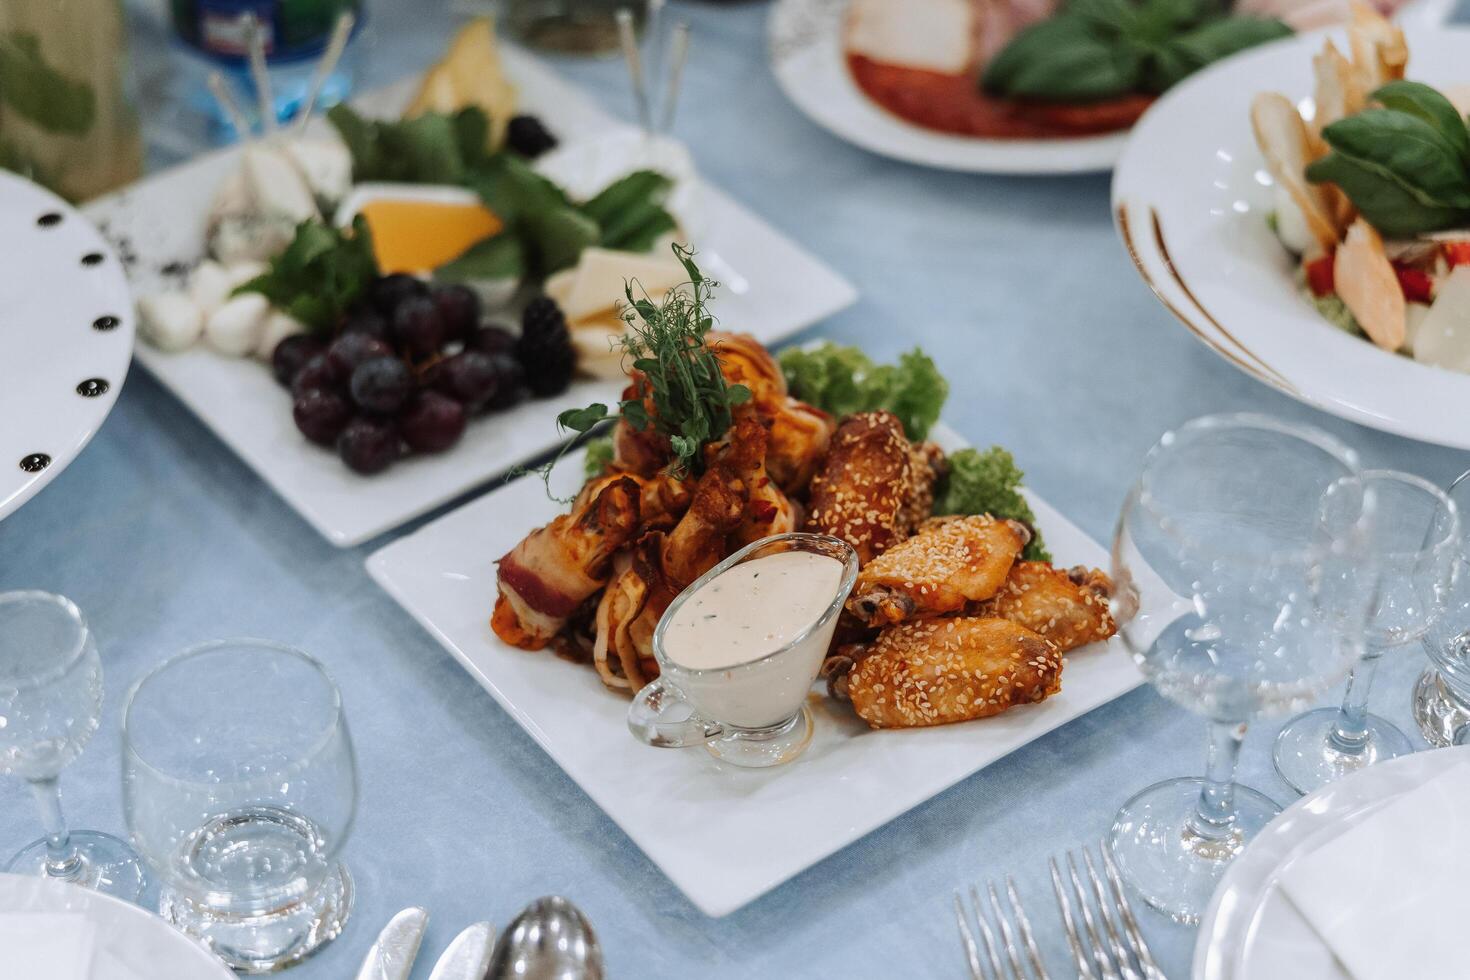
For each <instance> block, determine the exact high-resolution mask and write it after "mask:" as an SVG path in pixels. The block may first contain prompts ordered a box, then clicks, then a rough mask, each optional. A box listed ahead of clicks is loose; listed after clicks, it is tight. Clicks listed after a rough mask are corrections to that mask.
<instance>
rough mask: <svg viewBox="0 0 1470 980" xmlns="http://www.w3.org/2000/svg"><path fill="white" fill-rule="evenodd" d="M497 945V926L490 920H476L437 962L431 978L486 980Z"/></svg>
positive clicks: (430, 979)
mask: <svg viewBox="0 0 1470 980" xmlns="http://www.w3.org/2000/svg"><path fill="white" fill-rule="evenodd" d="M494 948H495V927H494V926H493V925H491V924H490V923H488V922H476V923H475V924H474V925H472V926H470V927H469V928H468V929H466V930H465V931H464V932H461V933H460V934H459V935H458V936H455V937H454V941H453V942H451V943H450V944H449V947H448V948H447V949H445V950H444V955H442V956H440V957H439V962H437V963H435V964H434V972H433V973H430V974H429V980H484V976H485V973H486V971H488V970H489V969H490V953H491V952H492V951H493V950H494Z"/></svg>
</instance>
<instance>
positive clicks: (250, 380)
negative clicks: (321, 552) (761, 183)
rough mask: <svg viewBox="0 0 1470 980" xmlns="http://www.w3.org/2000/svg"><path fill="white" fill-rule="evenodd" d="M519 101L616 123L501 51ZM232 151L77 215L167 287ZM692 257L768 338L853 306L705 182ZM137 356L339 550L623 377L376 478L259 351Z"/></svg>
mask: <svg viewBox="0 0 1470 980" xmlns="http://www.w3.org/2000/svg"><path fill="white" fill-rule="evenodd" d="M504 53H505V60H506V65H507V70H508V72H509V74H510V76H511V77H512V78H513V79H514V80H515V81H516V83H517V85H519V87H520V90H521V105H522V107H523V111H526V112H532V113H535V114H537V115H539V116H541V117H542V118H543V119H544V120H545V121H546V123H547V125H548V127H550V128H551V130H552V131H553V132H555V133H558V134H560V135H561V136H562V137H563V139H566V140H572V139H575V138H580V137H590V136H593V135H595V134H599V133H606V132H609V131H613V130H617V129H619V128H623V127H622V126H621V124H619V123H617V122H616V121H614V120H613V119H612V118H611V117H609V116H608V115H607V114H606V113H604V112H602V110H601V109H599V108H597V107H596V106H595V105H593V104H592V102H591V101H590V100H589V99H588V98H587V96H585V95H583V94H582V93H581V92H580V91H578V90H577V89H576V88H574V87H573V86H571V85H569V84H568V83H566V82H564V81H562V80H561V79H560V78H558V77H557V76H556V75H555V74H554V73H553V72H552V71H551V70H550V69H549V68H547V67H546V66H545V65H543V64H541V63H540V62H538V61H536V60H535V59H534V58H532V57H530V56H529V55H526V54H524V53H522V52H520V51H517V50H515V49H513V48H509V47H507V48H505V51H504ZM408 94H409V87H408V86H405V85H395V86H391V87H389V88H388V89H384V90H381V91H379V92H377V93H373V94H371V95H369V96H367V97H365V98H364V99H363V100H361V101H360V103H359V104H360V105H361V106H362V107H363V108H364V110H365V111H368V112H370V113H372V114H375V115H387V114H394V115H396V112H395V111H394V110H395V109H396V108H397V107H398V106H400V105H402V103H403V102H404V101H405V100H406V97H407V95H408ZM237 157H238V150H237V149H233V148H232V149H226V150H221V151H218V152H215V153H211V154H208V155H206V156H202V157H199V158H197V159H195V160H192V161H190V162H189V163H186V164H183V165H182V166H179V167H175V168H174V169H172V170H167V171H164V172H163V173H160V174H158V175H156V176H153V177H150V178H148V179H147V180H144V181H141V182H139V183H137V184H134V185H132V186H131V187H129V188H127V189H125V190H123V191H120V192H118V193H116V194H113V195H110V196H108V197H105V198H102V199H100V200H98V201H95V202H93V203H92V204H90V205H88V206H87V207H86V208H85V209H84V212H85V214H86V215H87V217H88V218H90V219H91V220H92V221H94V222H95V223H97V225H98V226H99V227H101V228H102V229H103V230H104V232H105V233H106V235H107V236H108V237H109V238H110V239H111V240H112V241H114V242H115V243H117V244H118V248H119V251H120V252H122V253H123V254H124V255H125V256H132V257H133V261H132V263H131V270H130V279H131V281H132V285H133V288H134V291H135V293H137V294H138V295H142V294H145V293H148V292H150V291H154V290H157V289H159V288H162V287H164V286H165V285H169V282H168V279H169V277H168V275H167V274H166V272H165V271H164V270H165V267H167V266H168V265H169V264H170V263H182V264H183V265H186V266H187V265H191V264H192V263H193V262H195V261H197V260H198V259H199V258H200V257H201V256H202V255H203V252H204V226H205V215H206V213H207V212H208V209H209V203H210V201H211V199H212V198H213V196H214V192H215V189H216V188H217V187H218V186H219V184H220V181H221V180H223V179H224V177H225V176H226V175H227V174H229V173H230V172H231V171H232V170H233V169H234V168H235V167H236V166H237V163H238V160H237ZM700 204H701V211H702V214H701V226H702V234H701V237H700V239H699V240H698V241H696V242H695V243H694V244H695V247H696V249H697V250H698V252H699V255H700V265H701V266H702V267H703V268H704V270H705V271H706V272H707V273H708V274H709V275H710V276H711V277H712V278H714V279H718V280H719V281H720V282H721V283H723V284H724V285H723V288H722V289H721V290H720V291H719V293H718V294H717V300H716V302H717V304H718V309H719V311H720V319H721V324H722V326H723V327H725V328H726V329H730V330H735V331H740V332H744V333H749V334H753V335H754V336H755V337H756V338H757V339H759V340H760V341H762V342H763V343H767V344H769V343H773V342H775V341H778V340H781V339H782V338H785V337H789V336H790V335H792V334H794V333H796V332H797V331H799V330H801V329H803V328H805V327H808V326H810V325H811V324H813V323H816V322H817V321H818V320H821V319H823V318H824V317H827V316H830V315H831V314H833V313H836V312H837V311H838V310H841V309H843V308H844V307H847V306H849V305H850V304H851V303H852V302H853V301H854V300H855V299H856V298H857V292H856V290H854V289H853V287H852V285H851V284H850V283H848V282H847V281H846V280H845V279H843V278H842V277H841V276H839V275H837V273H835V272H833V271H832V270H831V269H830V268H828V267H827V266H826V265H825V264H823V263H822V262H820V261H818V260H817V259H816V258H814V257H813V256H812V255H810V254H808V253H807V252H805V251H804V250H802V249H801V248H800V247H798V246H797V245H796V244H795V243H793V242H791V241H790V240H789V239H787V238H786V237H784V236H783V235H781V234H780V233H779V232H777V231H776V230H775V229H773V228H772V227H771V226H770V225H767V224H766V223H765V222H764V221H762V220H761V219H760V218H758V217H756V216H755V215H754V214H752V213H750V212H749V211H747V210H746V209H745V208H744V207H742V206H741V205H739V204H737V203H735V202H734V201H733V200H731V199H730V198H729V197H726V196H725V195H724V194H723V193H721V192H720V191H719V190H718V189H716V188H714V187H711V186H709V184H707V183H706V184H703V185H702V186H701V188H700ZM137 357H138V360H139V361H141V362H142V364H143V366H144V367H146V368H147V369H148V370H149V371H151V372H152V373H153V375H154V376H155V377H157V378H158V379H159V381H161V382H162V383H163V385H164V386H165V387H166V388H168V389H169V390H170V391H172V392H173V393H174V394H175V395H176V396H177V397H178V398H179V400H180V401H182V402H183V403H184V404H185V405H187V406H189V408H190V409H191V410H192V411H193V412H194V414H196V415H198V416H199V418H200V419H201V420H203V421H204V423H205V424H206V425H208V426H209V427H210V428H211V429H213V430H214V432H215V434H216V435H217V436H219V437H220V439H222V440H223V441H224V442H225V444H226V445H228V446H229V447H230V448H231V449H233V450H234V451H235V452H236V453H237V454H238V455H239V456H240V457H241V458H242V459H244V460H245V462H247V463H249V464H250V466H251V467H252V468H253V469H254V470H255V471H256V472H257V473H259V474H260V476H261V478H262V479H264V480H265V481H266V482H267V483H269V484H270V485H271V486H272V487H274V488H275V490H276V492H277V493H279V494H280V495H281V496H282V497H284V498H286V501H287V503H289V504H290V505H291V506H292V507H294V508H295V509H296V510H297V512H298V513H300V514H301V516H302V517H304V518H306V520H307V521H309V522H310V523H311V524H312V526H314V527H315V528H316V529H317V530H318V531H320V532H321V533H322V534H323V535H325V536H326V537H327V538H328V539H329V540H330V541H331V542H332V543H333V544H335V545H338V546H339V547H350V546H352V545H356V544H360V543H361V542H363V541H366V540H368V539H369V538H372V537H376V536H377V535H379V534H381V533H383V532H384V531H387V530H390V529H392V528H394V527H396V526H398V525H399V524H402V523H404V522H405V521H409V520H412V519H413V518H415V517H418V516H419V515H421V514H424V513H426V512H428V511H430V510H432V509H434V508H435V507H437V506H439V505H440V504H443V503H445V502H447V501H449V500H452V499H453V498H455V497H457V496H458V495H460V494H461V493H464V492H465V491H467V490H470V489H472V488H474V487H476V486H479V485H480V484H483V483H485V482H486V481H488V480H490V479H492V478H493V477H495V476H498V475H500V474H502V473H505V472H507V471H508V470H510V469H512V468H513V467H515V466H517V465H519V464H521V463H525V462H527V461H528V460H531V459H534V458H536V457H538V456H540V455H541V454H543V453H545V452H547V451H549V450H551V449H553V448H555V447H556V446H557V445H559V444H560V442H561V441H562V440H561V439H560V438H559V437H558V434H557V431H556V425H555V420H556V416H557V414H558V413H559V412H561V411H562V410H564V409H567V408H573V407H580V406H582V405H586V404H589V403H591V402H599V401H600V402H605V403H612V402H615V401H616V400H617V397H618V394H619V392H620V390H621V388H622V386H621V385H612V384H608V383H606V382H596V381H580V382H577V383H576V384H574V385H572V387H571V388H570V389H569V390H568V391H567V392H566V393H565V394H564V395H561V396H558V397H556V398H550V399H544V400H534V401H531V402H528V403H525V404H523V405H521V406H520V407H518V408H516V409H514V410H512V411H509V412H504V413H501V414H499V415H494V416H491V417H489V418H485V419H480V420H478V421H476V422H474V423H472V424H471V425H470V426H469V428H468V429H466V431H465V435H464V439H463V440H462V441H461V442H460V444H459V445H457V446H455V447H454V448H453V449H450V450H449V451H448V452H446V453H443V454H440V455H436V456H417V457H412V458H410V459H405V460H402V461H401V462H398V463H396V464H394V465H393V466H392V467H391V468H390V469H388V470H387V471H385V472H383V473H380V474H377V475H376V476H370V477H363V476H358V475H357V474H355V473H353V472H352V471H351V470H349V469H348V468H347V467H346V466H344V465H343V464H342V462H341V460H339V459H338V458H337V456H336V454H334V453H332V452H329V451H327V450H325V449H322V448H320V447H317V446H314V445H312V444H311V443H308V442H307V441H306V440H305V439H304V438H303V437H302V436H301V434H300V433H298V432H297V431H296V426H295V424H294V423H293V422H292V420H291V399H290V398H289V397H288V396H287V395H286V394H285V393H284V392H283V391H282V390H281V389H280V387H279V386H278V385H277V384H276V383H275V380H274V379H273V378H272V377H271V373H270V371H269V370H266V369H265V368H263V367H262V366H261V364H260V363H259V362H257V361H253V360H250V359H237V358H229V357H223V356H221V355H219V354H216V353H214V352H213V351H211V350H209V349H208V348H205V347H202V346H199V347H195V348H192V349H190V350H187V351H183V352H182V353H175V354H169V353H164V352H162V351H159V350H156V349H154V348H152V347H149V346H148V345H147V344H146V343H142V344H139V345H138V346H137Z"/></svg>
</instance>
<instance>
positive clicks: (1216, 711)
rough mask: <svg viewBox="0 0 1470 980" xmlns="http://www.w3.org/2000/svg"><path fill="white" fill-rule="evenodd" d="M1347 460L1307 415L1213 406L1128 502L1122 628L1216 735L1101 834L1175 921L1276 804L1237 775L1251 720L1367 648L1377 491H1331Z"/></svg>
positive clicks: (1172, 440)
mask: <svg viewBox="0 0 1470 980" xmlns="http://www.w3.org/2000/svg"><path fill="white" fill-rule="evenodd" d="M1357 469H1358V466H1357V460H1356V457H1355V456H1354V454H1353V453H1352V452H1351V451H1350V450H1349V449H1347V448H1346V447H1345V446H1343V445H1342V444H1340V443H1339V442H1337V441H1336V440H1335V439H1333V438H1331V437H1330V436H1328V435H1326V434H1324V433H1322V432H1319V431H1317V430H1315V429H1312V428H1309V427H1306V426H1298V425H1292V424H1289V423H1286V422H1281V421H1277V420H1274V419H1270V418H1267V417H1264V416H1257V415H1247V414H1241V415H1217V416H1207V417H1205V418H1201V419H1196V420H1194V421H1192V422H1189V423H1187V424H1186V425H1184V426H1182V427H1181V428H1179V429H1177V430H1175V431H1173V432H1169V433H1166V434H1165V435H1164V436H1163V438H1162V439H1160V440H1159V443H1158V445H1156V446H1155V447H1154V448H1153V450H1152V451H1150V453H1149V455H1148V458H1147V460H1146V461H1145V463H1144V467H1143V471H1142V472H1141V473H1140V475H1139V477H1138V479H1137V481H1136V482H1135V483H1134V486H1133V488H1132V490H1131V491H1130V492H1129V495H1128V498H1127V501H1126V502H1125V503H1124V505H1123V511H1122V514H1121V516H1120V517H1119V520H1118V527H1117V532H1116V535H1115V537H1114V540H1113V550H1112V570H1113V577H1114V581H1115V583H1116V588H1115V590H1114V596H1113V600H1112V609H1113V614H1114V616H1115V617H1116V618H1117V620H1118V623H1119V627H1120V634H1121V635H1122V637H1123V639H1124V641H1125V643H1126V645H1127V647H1128V649H1129V650H1130V651H1131V652H1132V654H1133V657H1134V659H1135V660H1136V661H1137V662H1138V665H1139V667H1140V668H1142V670H1143V672H1144V674H1145V675H1146V676H1147V678H1148V680H1149V682H1150V683H1151V684H1152V685H1153V686H1154V688H1155V690H1157V691H1158V692H1159V693H1160V694H1162V695H1164V696H1165V697H1167V698H1169V699H1171V700H1173V701H1175V702H1177V703H1179V704H1181V705H1183V706H1184V707H1186V708H1188V709H1189V710H1191V711H1193V712H1196V713H1198V714H1202V715H1204V716H1205V717H1207V718H1208V719H1209V720H1210V742H1209V754H1208V756H1207V764H1206V772H1205V775H1204V777H1203V778H1198V777H1193V778H1178V779H1170V780H1166V781H1164V782H1162V783H1158V784H1156V785H1154V786H1150V787H1149V788H1147V789H1145V790H1143V791H1142V792H1141V793H1139V794H1138V795H1136V796H1134V797H1133V798H1132V799H1130V800H1129V801H1128V802H1127V803H1125V804H1124V805H1123V808H1122V809H1121V810H1120V811H1119V812H1118V815H1117V817H1116V818H1115V820H1114V822H1113V826H1112V828H1111V831H1110V832H1109V836H1108V846H1109V848H1110V850H1111V852H1112V855H1113V857H1114V859H1115V860H1116V861H1117V864H1118V867H1119V869H1120V870H1121V871H1122V873H1123V876H1124V877H1125V878H1126V879H1127V880H1128V882H1129V883H1130V884H1131V885H1133V887H1134V888H1136V889H1137V890H1138V892H1139V894H1140V895H1142V896H1143V898H1144V899H1145V900H1146V901H1147V902H1148V903H1149V904H1150V905H1152V906H1154V907H1155V908H1157V909H1159V910H1160V911H1162V912H1164V913H1165V914H1167V915H1169V916H1171V917H1173V918H1174V919H1175V920H1177V921H1179V922H1183V923H1189V924H1192V923H1196V922H1198V920H1199V916H1200V913H1201V912H1203V910H1204V908H1205V906H1206V904H1207V903H1208V902H1209V899H1210V896H1211V894H1212V893H1213V892H1214V888H1215V884H1216V882H1217V881H1218V880H1219V878H1220V876H1221V875H1222V874H1223V873H1224V871H1225V869H1226V867H1227V866H1228V865H1229V863H1230V861H1231V860H1233V859H1234V858H1235V856H1236V855H1237V854H1239V853H1240V851H1241V850H1242V849H1243V848H1244V847H1245V845H1246V843H1247V841H1249V840H1250V838H1251V837H1252V835H1254V834H1255V833H1256V831H1258V830H1259V829H1260V828H1261V827H1262V826H1264V825H1265V824H1266V823H1267V822H1268V821H1269V820H1270V819H1271V818H1272V817H1273V816H1275V815H1276V814H1277V813H1278V812H1279V811H1280V808H1279V807H1278V806H1277V805H1276V804H1275V803H1274V802H1273V801H1272V800H1270V799H1269V798H1267V797H1266V796H1264V795H1262V794H1261V793H1259V792H1257V791H1256V790H1253V789H1248V788H1246V787H1244V786H1238V785H1236V783H1235V769H1236V761H1237V759H1238V757H1239V752H1240V744H1241V739H1242V738H1243V737H1244V735H1245V730H1246V723H1247V722H1248V721H1249V720H1251V719H1252V718H1254V717H1256V716H1258V715H1260V714H1263V713H1267V712H1270V711H1277V712H1284V711H1288V710H1291V709H1293V708H1297V707H1301V706H1303V705H1306V704H1309V703H1311V701H1312V700H1313V699H1315V698H1316V697H1317V695H1319V694H1320V693H1321V692H1322V691H1323V690H1325V689H1326V688H1327V687H1328V686H1330V685H1331V684H1333V683H1334V682H1336V681H1337V680H1339V679H1341V678H1342V677H1343V675H1345V674H1346V673H1347V672H1348V670H1349V669H1350V668H1351V666H1352V664H1353V663H1354V661H1355V660H1357V658H1358V656H1359V654H1360V646H1359V643H1358V639H1359V638H1360V637H1361V632H1362V626H1363V623H1364V621H1365V619H1366V616H1367V609H1368V605H1369V603H1370V602H1371V601H1372V596H1373V590H1374V577H1373V575H1372V573H1371V567H1370V566H1369V564H1368V563H1367V562H1366V561H1365V553H1364V540H1363V536H1364V526H1365V524H1366V523H1367V522H1368V520H1369V518H1370V516H1371V510H1372V498H1371V496H1363V495H1360V494H1348V493H1342V492H1337V491H1341V489H1342V484H1341V481H1342V480H1344V479H1345V478H1351V477H1353V476H1354V475H1355V474H1356V473H1357Z"/></svg>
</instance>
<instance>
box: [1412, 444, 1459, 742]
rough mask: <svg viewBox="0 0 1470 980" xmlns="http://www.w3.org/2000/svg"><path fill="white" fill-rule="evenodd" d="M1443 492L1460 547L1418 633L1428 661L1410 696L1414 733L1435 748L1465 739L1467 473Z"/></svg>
mask: <svg viewBox="0 0 1470 980" xmlns="http://www.w3.org/2000/svg"><path fill="white" fill-rule="evenodd" d="M1449 497H1450V499H1451V500H1453V501H1455V505H1456V506H1457V507H1458V508H1459V511H1460V518H1461V521H1462V524H1461V532H1462V533H1461V535H1460V547H1459V550H1458V553H1457V555H1456V557H1455V572H1454V575H1453V576H1451V579H1450V584H1449V587H1448V588H1447V589H1446V590H1445V602H1444V608H1443V609H1442V610H1441V611H1440V615H1439V617H1438V618H1436V619H1435V621H1434V622H1433V623H1432V624H1430V627H1429V631H1428V632H1427V633H1426V634H1425V635H1424V652H1425V653H1427V654H1429V659H1430V660H1431V661H1432V662H1433V666H1432V667H1426V668H1425V670H1424V672H1423V673H1422V674H1420V675H1419V680H1418V682H1417V683H1415V685H1414V700H1413V711H1414V720H1415V721H1416V722H1417V723H1418V725H1419V732H1420V734H1422V735H1423V736H1424V740H1425V741H1426V742H1428V743H1429V744H1430V745H1433V746H1436V747H1439V748H1443V747H1445V746H1449V745H1464V744H1466V743H1467V742H1470V532H1467V529H1466V528H1465V527H1464V524H1463V522H1464V520H1465V517H1464V515H1465V513H1466V511H1467V508H1470V472H1466V473H1462V474H1460V476H1459V477H1458V478H1457V479H1456V480H1455V482H1454V483H1452V484H1450V489H1449Z"/></svg>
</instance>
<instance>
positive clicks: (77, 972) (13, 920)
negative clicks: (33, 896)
mask: <svg viewBox="0 0 1470 980" xmlns="http://www.w3.org/2000/svg"><path fill="white" fill-rule="evenodd" d="M96 934H97V927H96V926H95V925H93V924H92V923H91V922H88V921H87V917H86V916H84V915H82V914H80V913H76V912H55V913H53V912H5V913H0V977H25V978H26V980H93V978H92V954H93V946H94V945H95V943H96V939H97V935H96Z"/></svg>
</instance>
